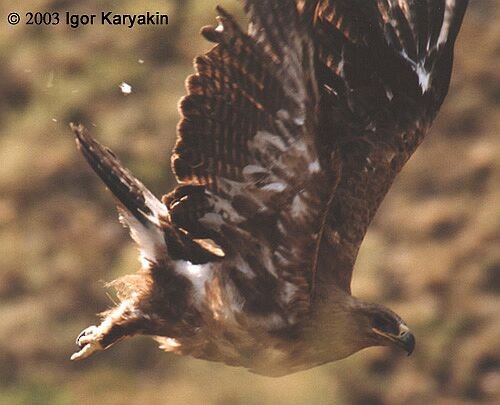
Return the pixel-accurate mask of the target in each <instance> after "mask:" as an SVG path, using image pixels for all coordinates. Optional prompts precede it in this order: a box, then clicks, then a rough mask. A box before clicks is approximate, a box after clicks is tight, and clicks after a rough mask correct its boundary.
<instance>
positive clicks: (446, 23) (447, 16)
mask: <svg viewBox="0 0 500 405" xmlns="http://www.w3.org/2000/svg"><path fill="white" fill-rule="evenodd" d="M455 6H456V2H455V0H447V1H446V8H445V10H444V18H443V25H442V26H441V31H440V32H439V37H438V41H437V44H438V47H439V46H441V45H443V44H445V43H446V41H448V34H449V32H450V24H451V18H452V16H453V9H454V8H455Z"/></svg>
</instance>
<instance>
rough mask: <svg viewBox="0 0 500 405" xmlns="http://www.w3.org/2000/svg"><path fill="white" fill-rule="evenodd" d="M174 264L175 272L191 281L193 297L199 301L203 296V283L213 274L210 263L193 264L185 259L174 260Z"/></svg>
mask: <svg viewBox="0 0 500 405" xmlns="http://www.w3.org/2000/svg"><path fill="white" fill-rule="evenodd" d="M174 264H175V266H174V269H175V271H176V273H177V274H180V275H182V276H184V277H186V278H187V279H188V280H189V281H191V284H192V285H193V289H194V297H195V299H196V300H197V301H200V300H202V299H203V298H205V292H206V291H205V284H206V283H207V281H209V280H210V279H211V278H212V276H213V268H212V264H211V263H205V264H193V263H191V262H190V261H187V260H176V261H175V262H174Z"/></svg>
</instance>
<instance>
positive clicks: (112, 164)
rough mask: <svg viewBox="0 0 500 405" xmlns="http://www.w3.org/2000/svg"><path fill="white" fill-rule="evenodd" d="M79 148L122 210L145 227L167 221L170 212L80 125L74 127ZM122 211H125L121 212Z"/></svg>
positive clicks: (72, 127)
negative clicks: (162, 220) (163, 220)
mask: <svg viewBox="0 0 500 405" xmlns="http://www.w3.org/2000/svg"><path fill="white" fill-rule="evenodd" d="M71 129H72V130H73V133H74V134H75V137H76V143H77V146H78V149H79V150H80V151H81V152H82V154H83V156H84V157H85V159H86V160H87V162H88V163H89V165H90V166H91V167H92V169H94V171H95V172H96V173H97V175H98V176H99V177H100V178H101V179H102V181H103V182H104V183H105V184H106V186H107V187H108V188H109V189H110V190H111V192H112V193H113V195H114V196H115V197H116V198H117V199H118V201H119V202H120V204H121V207H122V208H124V209H126V211H128V212H129V213H130V214H131V215H133V217H134V218H135V219H136V220H137V221H139V222H140V223H141V224H142V225H143V226H146V227H149V226H150V225H152V224H155V225H157V226H159V225H160V219H161V218H165V219H166V218H168V209H167V207H166V206H165V205H164V204H162V203H161V202H160V201H159V200H158V199H157V198H156V197H155V196H154V195H153V193H151V191H149V190H148V189H147V188H146V187H145V186H144V184H142V183H141V182H140V181H139V180H137V179H136V178H135V177H134V176H133V175H132V173H130V171H128V170H127V169H126V168H124V167H123V165H122V164H121V162H120V161H119V160H118V158H117V157H116V155H115V154H114V153H113V152H112V151H111V150H110V149H109V148H107V147H105V146H103V145H101V144H100V143H99V142H97V141H96V140H95V139H94V138H92V137H91V136H90V135H89V134H88V132H87V130H86V129H85V128H84V127H83V126H81V125H73V124H71ZM122 211H123V209H122Z"/></svg>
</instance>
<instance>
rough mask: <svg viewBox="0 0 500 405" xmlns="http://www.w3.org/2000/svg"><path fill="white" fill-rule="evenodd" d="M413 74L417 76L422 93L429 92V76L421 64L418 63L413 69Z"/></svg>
mask: <svg viewBox="0 0 500 405" xmlns="http://www.w3.org/2000/svg"><path fill="white" fill-rule="evenodd" d="M415 73H416V74H417V76H418V83H419V84H420V88H421V89H422V93H425V92H426V91H427V90H429V85H430V81H431V74H430V73H429V72H428V71H427V70H426V69H425V67H424V66H423V62H421V63H419V64H418V65H417V66H416V67H415Z"/></svg>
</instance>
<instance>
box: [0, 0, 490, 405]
mask: <svg viewBox="0 0 500 405" xmlns="http://www.w3.org/2000/svg"><path fill="white" fill-rule="evenodd" d="M220 2H221V4H222V5H224V6H226V7H227V8H228V9H230V10H231V11H234V12H236V13H239V12H238V10H239V7H238V5H237V3H236V2H235V1H223V0H221V1H220ZM9 3H10V2H9ZM12 4H13V3H10V4H7V2H0V17H1V21H0V52H1V55H2V57H1V59H0V77H1V81H0V403H1V404H56V405H58V404H76V403H78V404H91V403H92V404H93V403H98V404H144V403H147V404H202V403H203V404H220V405H223V404H360V405H361V404H363V405H364V404H374V405H375V404H450V405H452V404H453V405H454V404H498V403H500V296H499V293H500V138H499V132H500V112H499V103H500V70H499V66H500V24H499V23H498V21H500V2H498V1H496V0H471V4H470V7H469V10H468V13H467V15H466V17H465V22H464V25H463V29H462V32H461V34H460V36H459V38H458V43H457V49H456V61H455V70H454V76H453V80H452V85H451V88H450V92H449V96H448V98H447V100H446V102H445V104H444V106H443V108H442V111H441V113H440V115H439V116H438V119H437V121H436V122H435V125H434V126H433V128H432V130H431V133H430V134H429V136H428V138H427V139H426V141H425V142H424V143H423V145H422V146H421V147H420V149H419V150H418V151H417V153H416V154H415V155H414V157H413V158H412V159H411V160H410V162H409V163H408V165H407V166H406V167H405V169H404V170H403V172H402V174H401V175H400V176H399V178H398V179H397V181H396V183H395V184H394V186H393V188H392V190H391V192H390V193H389V195H388V196H387V198H386V200H385V202H384V203H383V205H382V207H381V209H380V211H379V213H378V215H377V217H376V219H375V221H374V223H373V225H372V226H371V228H370V231H369V232H368V235H367V236H366V239H365V242H364V244H363V246H362V249H361V252H360V257H359V260H358V262H357V265H356V271H355V273H354V282H353V292H354V294H355V295H357V296H360V297H363V298H365V299H367V300H371V301H377V302H381V303H384V304H386V305H388V306H390V307H392V308H394V309H395V310H396V311H397V312H398V313H399V314H401V315H402V316H403V317H404V318H405V319H406V320H407V321H408V323H409V325H410V327H411V328H412V329H413V331H414V332H415V334H416V336H417V348H416V350H415V353H414V354H413V355H412V356H411V357H405V356H404V355H403V354H402V353H399V352H396V351H392V350H389V349H387V348H375V349H373V348H372V349H368V350H364V351H362V352H360V353H358V354H356V355H354V356H352V357H350V358H348V359H346V360H343V361H340V362H337V363H333V364H330V365H326V366H323V367H319V368H316V369H313V370H310V371H307V372H302V373H298V374H295V375H291V376H288V377H283V378H279V379H271V378H265V377H259V376H256V375H253V374H250V373H248V372H247V371H245V370H242V369H236V368H231V367H227V366H224V365H219V364H214V363H209V362H204V361H200V360H194V359H190V358H181V357H177V356H174V355H171V354H165V353H162V352H161V351H159V350H158V349H157V347H156V344H155V343H154V342H153V341H152V340H151V339H148V338H144V337H140V338H134V339H132V340H129V341H127V342H123V343H121V344H119V345H117V346H116V347H113V348H112V349H110V350H109V351H107V352H105V353H101V354H99V355H96V356H94V357H93V358H91V359H89V360H88V361H85V362H81V363H72V362H70V361H69V356H70V354H71V353H72V352H73V350H74V349H75V346H74V339H75V337H76V335H77V334H78V333H79V332H80V330H81V329H83V328H84V327H86V326H87V325H88V324H91V323H93V322H95V320H96V316H95V314H96V313H97V312H99V311H102V310H104V309H106V308H107V307H109V306H110V305H111V304H112V301H113V300H114V299H115V297H114V296H113V292H112V291H110V290H107V289H106V288H105V282H106V281H110V280H112V279H114V278H116V277H117V276H119V275H122V274H126V273H132V272H134V271H135V270H136V269H137V268H138V262H137V258H136V250H135V249H134V248H133V245H132V242H131V241H130V240H129V237H128V234H127V232H126V231H125V230H124V229H123V228H122V227H121V226H120V224H119V223H118V221H117V220H116V212H115V210H114V207H113V200H112V198H111V195H110V193H109V192H108V191H106V190H105V188H104V187H103V185H102V184H101V182H100V181H99V180H98V178H97V177H96V176H95V175H94V174H93V173H92V172H91V170H90V169H89V168H88V167H87V165H86V163H85V162H84V160H83V159H82V157H81V156H80V155H79V154H78V152H77V151H76V148H75V144H74V141H73V139H72V135H71V133H70V131H69V127H68V123H69V122H71V121H78V122H83V123H84V124H86V125H87V126H88V127H89V128H90V130H91V132H92V133H93V134H94V135H95V136H96V137H98V138H99V139H100V140H101V141H102V142H104V143H106V144H108V145H109V146H111V147H112V148H113V149H114V151H115V152H116V153H117V154H118V155H119V156H120V157H121V158H122V160H123V161H124V162H125V163H126V165H127V166H129V167H130V168H131V169H132V170H133V171H134V172H135V174H136V175H137V176H138V177H139V178H141V179H143V180H144V183H145V184H147V185H148V186H150V187H151V188H152V189H153V190H154V191H155V192H156V193H157V194H161V193H163V192H166V191H169V190H170V189H171V187H172V186H173V184H174V179H173V176H172V174H171V172H170V168H169V154H170V148H171V147H172V144H173V142H174V137H175V125H176V122H177V120H178V114H177V108H176V105H177V100H178V99H179V97H180V96H181V95H182V94H184V85H183V83H184V78H185V77H186V76H187V75H188V74H189V73H191V72H192V68H191V60H192V58H193V57H194V56H195V55H196V54H199V53H201V52H202V51H204V50H207V49H208V48H209V46H210V45H209V44H207V43H206V42H204V41H203V40H202V39H201V37H200V36H199V35H198V31H199V28H200V27H201V26H202V25H205V24H210V23H212V22H213V21H214V17H215V11H213V10H214V7H215V4H216V3H215V1H205V2H195V1H192V0H191V1H186V0H184V1H183V0H169V1H159V0H153V1H148V2H145V1H133V0H124V1H121V2H119V3H118V2H116V3H114V2H108V1H105V2H98V1H96V0H89V1H85V2H78V1H76V0H66V1H60V0H59V1H57V0H38V1H34V0H29V1H26V2H23V4H22V5H19V6H14V5H12ZM16 8H17V9H16ZM14 9H16V10H14ZM108 9H109V10H113V11H115V12H123V13H126V12H128V13H134V12H135V13H138V12H144V11H147V10H150V11H156V10H161V11H162V12H166V13H168V14H169V17H170V20H169V22H170V23H169V25H168V26H167V27H142V28H141V27H135V28H133V29H128V28H125V27H102V26H100V25H95V26H92V27H82V28H78V29H70V28H69V27H67V26H66V25H65V24H60V25H57V26H49V27H45V26H38V27H37V26H28V25H25V24H19V25H18V26H10V25H8V24H7V23H6V21H5V19H6V16H7V14H8V13H9V12H11V11H18V12H20V13H21V14H22V15H23V13H25V12H27V11H37V10H39V11H60V12H61V13H63V12H65V11H67V10H70V11H72V12H75V13H96V12H97V13H99V12H100V11H104V10H108ZM122 82H126V83H129V84H131V85H132V93H131V94H129V95H124V94H122V93H121V91H120V89H119V85H120V83H122Z"/></svg>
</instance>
